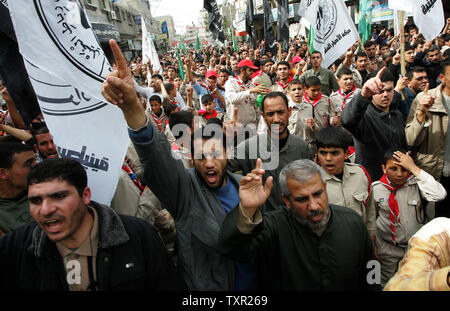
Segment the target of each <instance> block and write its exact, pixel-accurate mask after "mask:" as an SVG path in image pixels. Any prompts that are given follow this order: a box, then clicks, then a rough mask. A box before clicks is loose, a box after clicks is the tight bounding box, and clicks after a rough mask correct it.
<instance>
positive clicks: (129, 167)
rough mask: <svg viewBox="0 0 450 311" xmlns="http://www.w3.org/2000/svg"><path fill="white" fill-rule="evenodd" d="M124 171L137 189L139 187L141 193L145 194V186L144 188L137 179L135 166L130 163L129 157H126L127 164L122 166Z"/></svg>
mask: <svg viewBox="0 0 450 311" xmlns="http://www.w3.org/2000/svg"><path fill="white" fill-rule="evenodd" d="M122 169H123V170H124V171H125V172H126V173H127V174H128V176H130V178H131V180H132V181H133V182H134V184H135V185H136V187H138V189H139V191H140V192H141V194H142V192H144V186H142V184H141V182H140V181H139V179H137V176H136V174H135V173H134V168H133V165H132V164H131V163H130V161H129V160H128V158H127V157H125V162H124V163H123V164H122Z"/></svg>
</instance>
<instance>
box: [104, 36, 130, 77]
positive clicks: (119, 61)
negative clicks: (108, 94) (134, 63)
mask: <svg viewBox="0 0 450 311" xmlns="http://www.w3.org/2000/svg"><path fill="white" fill-rule="evenodd" d="M109 46H110V47H111V50H112V53H113V55H114V60H115V61H116V65H117V69H118V70H119V77H120V78H123V77H124V76H126V74H127V72H128V67H127V61H126V60H125V57H124V56H123V54H122V51H121V50H120V48H119V46H118V45H117V42H116V41H115V40H113V39H111V40H109Z"/></svg>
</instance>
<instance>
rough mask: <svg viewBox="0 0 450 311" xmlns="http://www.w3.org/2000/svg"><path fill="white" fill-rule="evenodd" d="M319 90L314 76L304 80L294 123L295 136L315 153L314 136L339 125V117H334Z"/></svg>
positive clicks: (328, 101) (328, 102)
mask: <svg viewBox="0 0 450 311" xmlns="http://www.w3.org/2000/svg"><path fill="white" fill-rule="evenodd" d="M292 82H294V81H292ZM292 82H291V84H292ZM320 88H321V82H320V79H319V78H317V77H315V76H312V77H308V78H306V80H305V85H304V86H303V90H304V94H303V97H302V102H301V103H300V106H299V110H301V112H299V113H298V114H297V120H296V121H295V123H297V124H296V125H295V126H296V127H298V130H296V132H297V135H298V136H300V137H301V138H303V139H304V140H305V141H306V142H307V143H309V144H310V146H311V148H312V150H313V151H315V146H314V141H315V138H316V134H317V133H318V132H319V131H320V130H321V129H323V128H325V127H328V126H330V125H332V126H338V125H339V117H338V116H336V113H335V110H334V108H333V106H332V105H331V103H330V100H329V99H328V97H327V96H325V95H322V93H321V91H320ZM290 90H292V87H290ZM298 123H300V124H298Z"/></svg>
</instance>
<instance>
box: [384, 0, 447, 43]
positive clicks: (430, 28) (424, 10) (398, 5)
mask: <svg viewBox="0 0 450 311" xmlns="http://www.w3.org/2000/svg"><path fill="white" fill-rule="evenodd" d="M389 8H391V9H395V10H401V11H405V12H411V13H412V14H413V18H414V23H415V24H416V26H417V27H418V28H419V32H420V33H422V35H423V36H424V38H425V39H426V40H428V41H431V40H433V39H434V38H436V37H437V36H438V35H439V33H440V32H441V30H442V28H444V25H445V19H444V9H443V7H442V1H441V0H395V1H392V0H390V1H389Z"/></svg>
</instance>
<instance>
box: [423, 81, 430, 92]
mask: <svg viewBox="0 0 450 311" xmlns="http://www.w3.org/2000/svg"><path fill="white" fill-rule="evenodd" d="M429 89H430V83H427V85H426V86H425V89H424V90H423V95H428V90H429Z"/></svg>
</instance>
